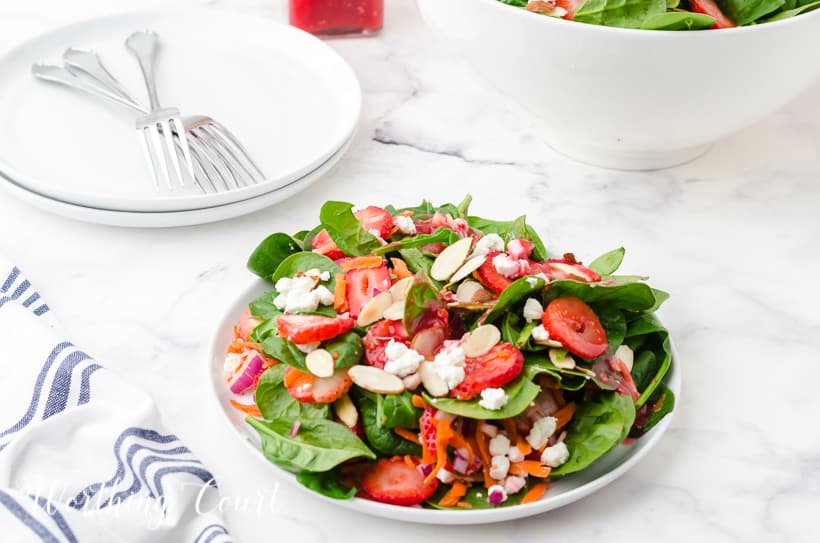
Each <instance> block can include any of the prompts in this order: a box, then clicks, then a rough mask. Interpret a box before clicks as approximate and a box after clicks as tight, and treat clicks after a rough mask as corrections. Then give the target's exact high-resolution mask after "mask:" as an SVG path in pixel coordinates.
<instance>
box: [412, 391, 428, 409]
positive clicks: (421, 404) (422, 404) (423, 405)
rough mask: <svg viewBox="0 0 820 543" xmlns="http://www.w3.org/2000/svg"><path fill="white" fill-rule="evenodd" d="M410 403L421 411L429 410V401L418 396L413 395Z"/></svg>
mask: <svg viewBox="0 0 820 543" xmlns="http://www.w3.org/2000/svg"><path fill="white" fill-rule="evenodd" d="M410 402H411V403H412V404H413V407H418V408H419V409H427V408H428V407H429V406H428V405H427V401H426V400H425V399H424V398H422V397H421V396H419V395H418V394H413V396H412V397H411V398H410Z"/></svg>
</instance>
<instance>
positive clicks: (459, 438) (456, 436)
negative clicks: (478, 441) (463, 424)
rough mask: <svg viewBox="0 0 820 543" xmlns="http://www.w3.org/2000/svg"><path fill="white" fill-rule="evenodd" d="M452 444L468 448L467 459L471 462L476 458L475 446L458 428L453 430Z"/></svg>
mask: <svg viewBox="0 0 820 543" xmlns="http://www.w3.org/2000/svg"><path fill="white" fill-rule="evenodd" d="M450 445H452V446H453V447H455V448H456V449H467V460H468V461H469V462H470V464H472V463H473V460H474V459H475V452H473V448H472V446H470V443H469V442H468V441H467V440H466V439H464V436H463V435H461V433H460V432H458V430H455V429H454V430H453V437H452V438H450Z"/></svg>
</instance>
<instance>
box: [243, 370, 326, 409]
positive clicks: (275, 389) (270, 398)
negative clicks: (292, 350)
mask: <svg viewBox="0 0 820 543" xmlns="http://www.w3.org/2000/svg"><path fill="white" fill-rule="evenodd" d="M286 368H287V366H285V365H284V364H277V365H275V366H273V367H271V368H268V369H267V370H265V373H263V374H262V377H260V378H259V384H258V385H257V387H256V405H257V407H259V411H260V412H261V413H262V416H263V417H264V418H265V419H266V420H278V419H292V420H303V419H326V418H328V416H329V415H330V408H329V406H328V404H319V403H306V402H300V401H298V400H296V399H295V398H294V397H293V396H291V395H290V393H289V392H288V391H287V389H286V388H285V385H284V384H283V383H282V379H283V378H284V374H285V369H286Z"/></svg>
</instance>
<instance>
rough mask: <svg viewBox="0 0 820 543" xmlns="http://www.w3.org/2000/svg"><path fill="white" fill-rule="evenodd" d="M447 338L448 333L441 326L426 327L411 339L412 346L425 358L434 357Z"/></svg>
mask: <svg viewBox="0 0 820 543" xmlns="http://www.w3.org/2000/svg"><path fill="white" fill-rule="evenodd" d="M445 339H447V335H446V334H445V333H444V328H442V327H441V326H433V327H431V328H425V329H424V330H420V331H418V332H417V333H416V335H414V336H413V339H411V340H410V348H411V349H413V350H414V351H416V352H417V353H419V354H420V355H421V356H423V357H425V358H433V356H434V355H435V354H436V351H438V348H439V347H441V344H442V343H444V340H445Z"/></svg>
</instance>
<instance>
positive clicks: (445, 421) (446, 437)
mask: <svg viewBox="0 0 820 543" xmlns="http://www.w3.org/2000/svg"><path fill="white" fill-rule="evenodd" d="M433 420H434V421H435V425H436V465H435V466H433V470H432V471H431V472H430V475H428V476H427V477H426V478H425V479H424V482H425V484H429V483H430V482H431V481H432V480H433V479H435V477H436V475H438V472H439V471H441V470H442V469H444V467H445V466H446V465H447V461H448V460H447V443H448V442H449V441H450V439H451V438H452V437H453V428H452V427H451V426H450V424H451V423H452V421H451V420H450V419H449V418H448V417H444V418H442V419H433Z"/></svg>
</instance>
